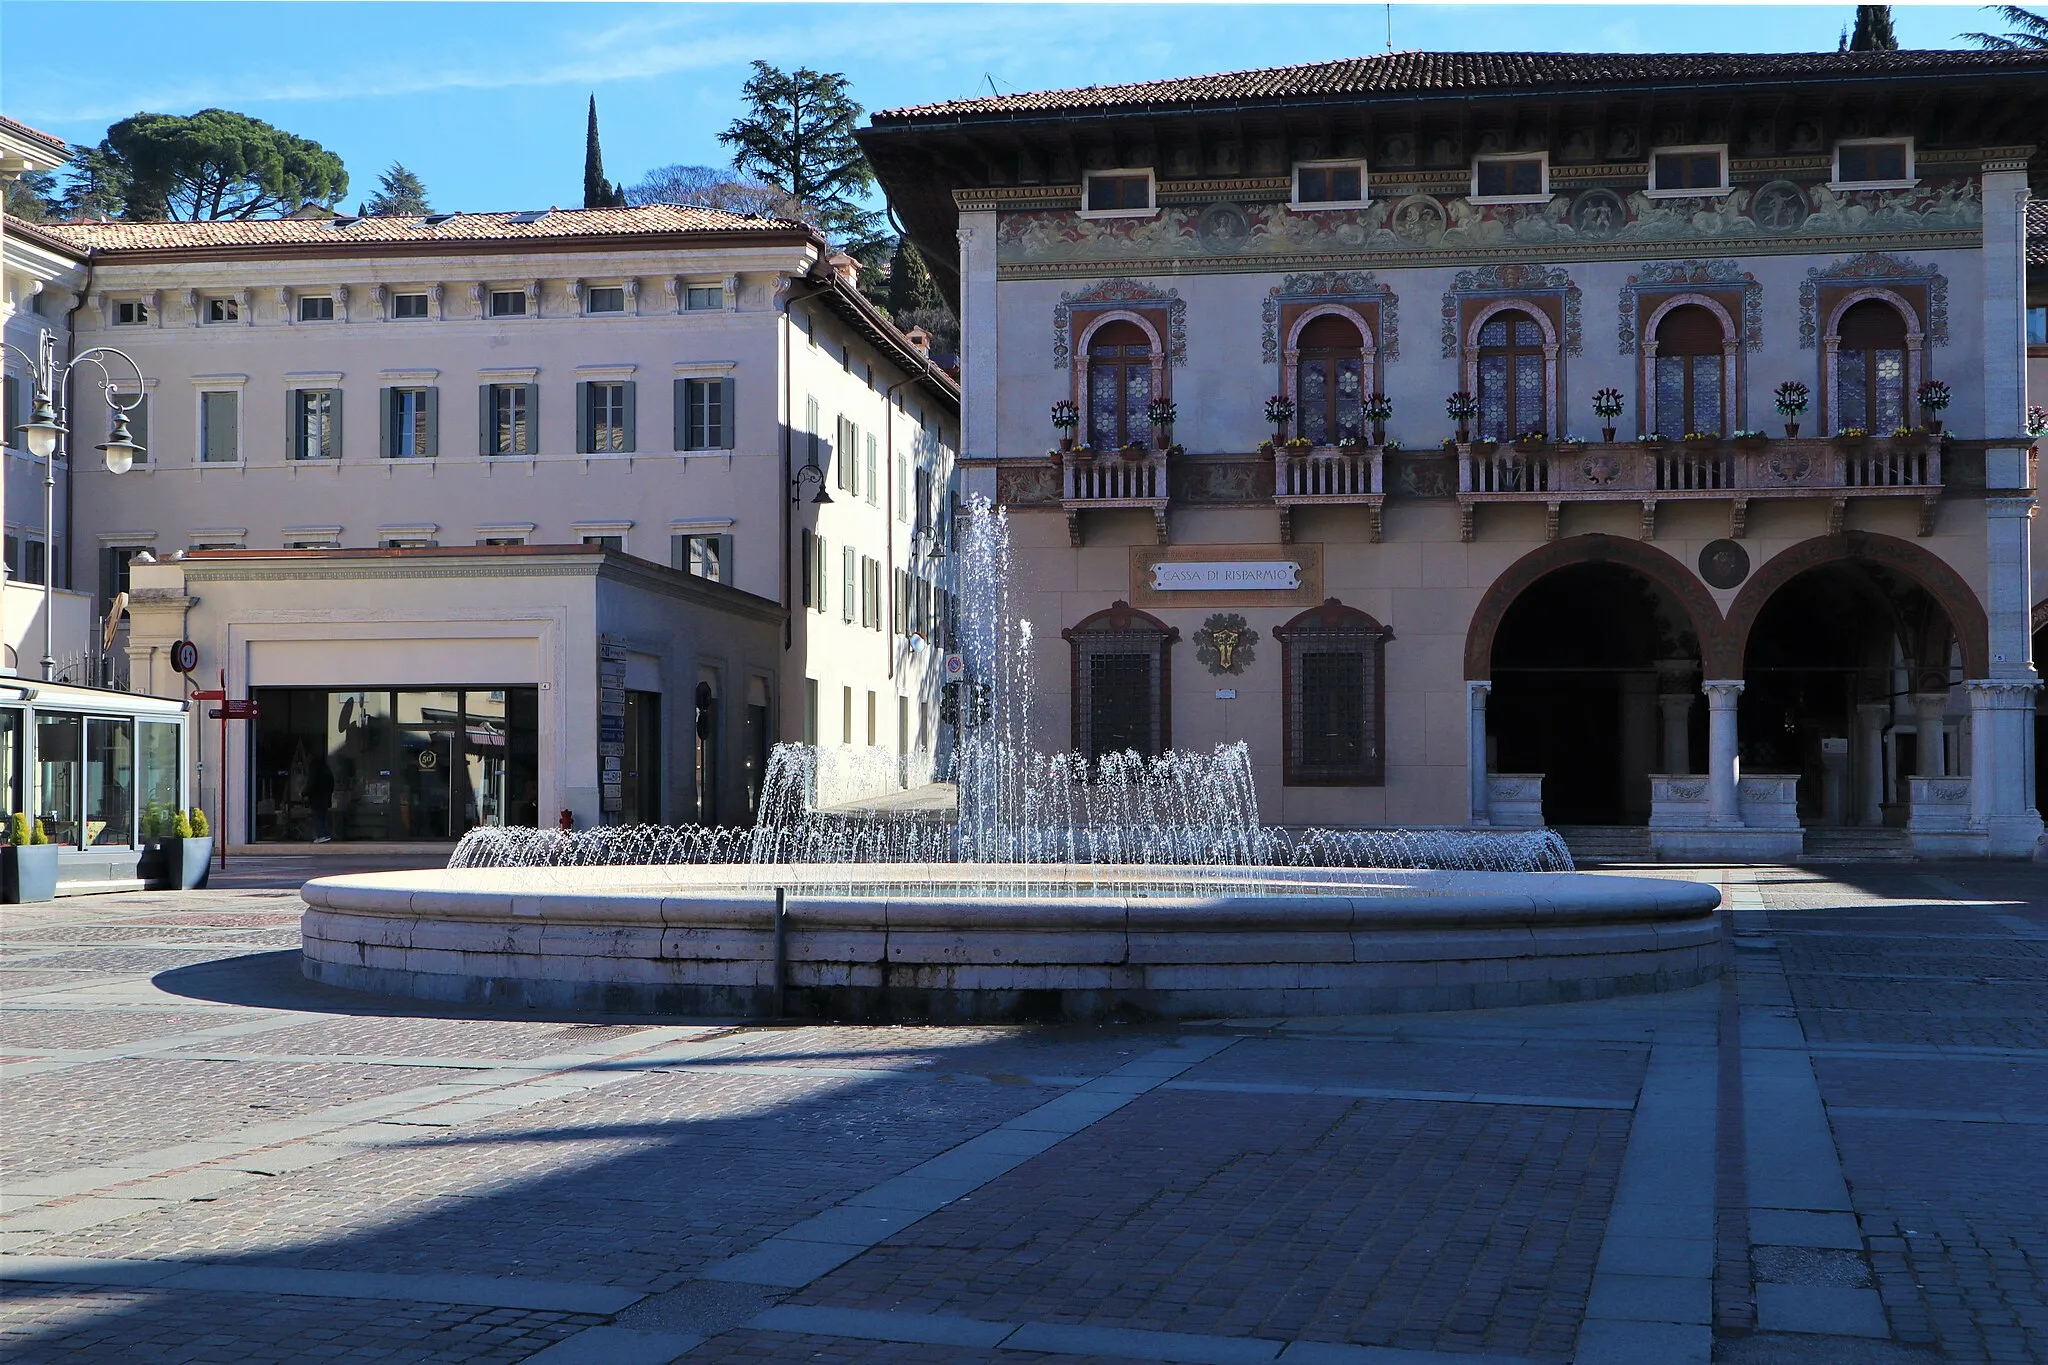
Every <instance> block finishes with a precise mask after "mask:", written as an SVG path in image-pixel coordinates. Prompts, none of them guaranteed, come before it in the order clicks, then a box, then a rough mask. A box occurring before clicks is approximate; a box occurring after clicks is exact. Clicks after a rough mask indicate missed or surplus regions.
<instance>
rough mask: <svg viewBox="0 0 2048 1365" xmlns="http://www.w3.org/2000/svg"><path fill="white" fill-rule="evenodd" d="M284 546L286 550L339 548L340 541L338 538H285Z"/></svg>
mask: <svg viewBox="0 0 2048 1365" xmlns="http://www.w3.org/2000/svg"><path fill="white" fill-rule="evenodd" d="M284 547H285V549H287V550H339V549H340V548H341V542H340V541H338V540H287V541H286V542H285V543H284Z"/></svg>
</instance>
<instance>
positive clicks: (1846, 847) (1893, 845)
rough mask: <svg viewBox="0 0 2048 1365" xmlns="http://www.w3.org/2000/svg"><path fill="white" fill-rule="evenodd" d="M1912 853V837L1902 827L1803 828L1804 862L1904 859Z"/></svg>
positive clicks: (1907, 859)
mask: <svg viewBox="0 0 2048 1365" xmlns="http://www.w3.org/2000/svg"><path fill="white" fill-rule="evenodd" d="M1914 856H1915V854H1914V852H1913V840H1912V836H1910V835H1909V834H1907V833H1906V831H1905V830H1902V829H1826V828H1813V829H1808V830H1807V831H1806V851H1805V852H1804V853H1803V854H1802V855H1800V861H1801V862H1807V863H1852V862H1853V863H1865V862H1908V861H1911V860H1912V859H1913V857H1914Z"/></svg>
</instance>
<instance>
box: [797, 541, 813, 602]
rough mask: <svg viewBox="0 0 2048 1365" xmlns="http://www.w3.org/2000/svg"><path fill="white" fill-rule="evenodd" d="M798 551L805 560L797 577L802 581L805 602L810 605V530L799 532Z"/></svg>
mask: <svg viewBox="0 0 2048 1365" xmlns="http://www.w3.org/2000/svg"><path fill="white" fill-rule="evenodd" d="M797 553H798V554H799V555H800V556H801V557H802V562H803V569H802V571H801V572H800V573H799V574H798V575H797V577H798V578H799V579H800V580H801V582H802V588H803V596H802V601H803V604H804V605H805V606H807V607H808V606H809V605H811V533H810V532H809V531H808V530H805V531H802V532H800V533H799V541H798V544H797Z"/></svg>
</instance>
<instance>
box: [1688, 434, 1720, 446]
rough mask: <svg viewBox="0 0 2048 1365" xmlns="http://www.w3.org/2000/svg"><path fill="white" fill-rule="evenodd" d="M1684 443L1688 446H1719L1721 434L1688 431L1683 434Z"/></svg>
mask: <svg viewBox="0 0 2048 1365" xmlns="http://www.w3.org/2000/svg"><path fill="white" fill-rule="evenodd" d="M1685 443H1686V444H1687V445H1689V446H1717V445H1719V444H1721V433H1720V432H1718V431H1688V432H1687V433H1685Z"/></svg>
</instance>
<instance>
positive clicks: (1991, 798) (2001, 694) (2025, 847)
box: [1963, 678, 2041, 857]
mask: <svg viewBox="0 0 2048 1365" xmlns="http://www.w3.org/2000/svg"><path fill="white" fill-rule="evenodd" d="M1963 686H1964V687H1965V688H1966V689H1968V691H1969V696H1970V760H1971V761H1970V767H1971V773H1970V826H1971V828H1972V829H1977V830H1982V831H1983V832H1984V833H1985V834H1986V835H1988V836H1989V840H1990V843H1989V847H1987V848H1986V849H1985V852H1986V853H1989V854H1991V855H1992V856H1994V857H1998V856H2004V857H2021V856H2024V855H2025V854H2027V853H2030V852H2031V851H2032V850H2033V848H2034V844H2035V842H2036V841H2037V840H2039V839H2040V837H2041V813H2040V812H2039V811H2038V810H2035V809H2034V808H2033V796H2034V794H2033V791H2032V789H2031V784H2030V783H2029V782H2028V780H2027V778H2028V763H2027V756H2028V754H2029V753H2030V751H2031V750H2032V747H2033V739H2034V735H2033V727H2034V692H2035V691H2036V689H2038V688H2039V687H2040V686H2041V684H2040V683H2039V682H2038V681H2031V680H2024V679H2016V678H2013V679H2008V678H1980V679H1975V680H1972V681H1970V682H1966V683H1964V684H1963Z"/></svg>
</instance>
